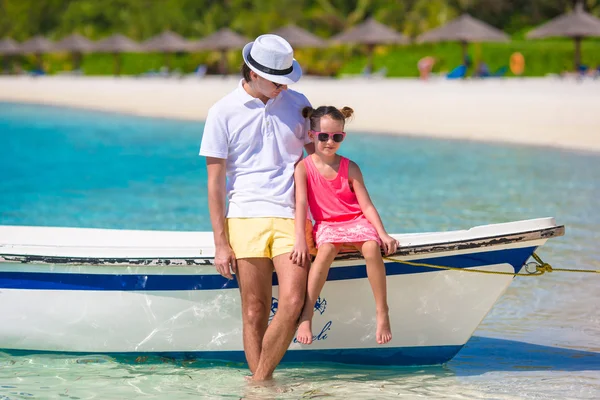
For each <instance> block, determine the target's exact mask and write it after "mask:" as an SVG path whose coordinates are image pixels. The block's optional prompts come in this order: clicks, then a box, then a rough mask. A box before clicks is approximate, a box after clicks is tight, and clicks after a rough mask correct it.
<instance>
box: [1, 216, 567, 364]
mask: <svg viewBox="0 0 600 400" xmlns="http://www.w3.org/2000/svg"><path fill="white" fill-rule="evenodd" d="M563 234H564V227H563V226H557V225H556V223H555V221H554V219H553V218H542V219H534V220H527V221H518V222H510V223H503V224H495V225H485V226H477V227H474V228H472V229H469V230H460V231H450V232H435V233H420V234H403V235H393V236H394V237H396V238H397V239H398V240H399V241H400V243H401V248H400V249H399V251H398V252H397V253H396V254H395V255H394V256H393V257H394V258H395V259H397V260H401V261H411V262H414V263H427V264H433V265H442V266H449V267H455V268H460V269H478V270H484V271H500V272H509V273H514V272H519V271H520V270H521V269H522V267H523V265H524V264H525V263H526V262H527V261H528V259H529V258H530V256H531V255H532V253H533V252H534V251H535V250H536V248H538V247H539V246H541V245H543V244H544V243H545V242H546V240H548V239H549V238H552V237H555V236H561V235H563ZM213 250H214V249H213V237H212V233H211V232H166V231H133V230H108V229H83V228H53V227H26V226H0V349H2V350H4V351H14V350H20V351H23V350H24V351H27V352H59V353H85V354H91V353H100V354H108V355H149V354H157V355H162V356H169V357H186V358H197V359H211V360H232V361H243V360H244V353H243V348H242V334H241V333H242V326H241V312H240V296H239V292H238V290H237V283H236V281H235V280H232V281H228V280H226V279H225V278H223V277H221V276H220V275H218V274H217V273H216V271H215V269H214V267H213V266H212V260H213ZM386 270H387V279H388V292H389V293H388V298H389V300H388V301H389V305H390V318H391V324H392V332H393V339H392V341H391V342H390V343H388V344H386V345H378V344H377V343H376V341H375V304H374V301H373V296H372V293H371V289H370V286H369V283H368V280H367V278H366V269H365V266H364V260H362V259H361V258H360V257H359V256H357V255H356V254H346V255H343V256H339V257H338V259H336V261H335V263H334V265H333V267H332V268H331V270H330V273H329V276H328V279H327V280H328V282H327V283H326V284H325V287H324V289H323V291H322V293H321V297H320V298H319V301H318V302H317V304H316V305H315V308H316V310H317V312H315V318H314V322H313V333H314V342H313V344H311V345H301V344H300V343H295V342H293V343H292V344H291V345H290V348H289V351H288V352H287V353H286V355H285V358H284V360H283V361H284V362H286V361H294V362H298V361H308V362H321V361H327V362H342V363H351V364H382V365H431V364H441V363H444V362H447V361H449V360H450V359H451V358H452V357H453V356H454V355H455V354H456V353H457V352H458V351H459V350H460V349H461V347H462V346H463V345H464V344H465V343H466V342H467V341H468V340H469V338H470V337H471V335H472V334H473V332H474V331H475V329H476V328H477V326H478V325H479V324H480V322H481V321H482V320H483V318H484V317H485V316H486V314H487V313H488V312H489V311H490V310H491V309H492V307H493V305H494V303H496V301H497V300H498V299H499V298H500V296H502V294H503V293H504V291H505V290H506V289H507V287H508V286H509V285H510V283H511V281H512V280H513V276H512V275H496V274H479V273H467V272H464V271H456V270H440V269H433V268H428V267H422V266H414V265H407V264H403V263H401V262H392V261H386ZM277 296H278V294H277V282H276V280H275V277H274V287H273V304H272V312H276V309H277Z"/></svg>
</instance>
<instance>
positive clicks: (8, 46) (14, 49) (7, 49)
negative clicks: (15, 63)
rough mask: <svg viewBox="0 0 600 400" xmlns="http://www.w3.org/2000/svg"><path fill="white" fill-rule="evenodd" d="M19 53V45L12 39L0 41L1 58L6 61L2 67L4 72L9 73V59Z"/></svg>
mask: <svg viewBox="0 0 600 400" xmlns="http://www.w3.org/2000/svg"><path fill="white" fill-rule="evenodd" d="M18 53H19V43H17V42H16V41H14V40H13V39H11V38H4V39H1V40H0V56H3V57H2V58H3V59H4V60H3V62H2V65H3V66H4V70H5V71H8V58H9V57H10V56H12V55H14V54H18Z"/></svg>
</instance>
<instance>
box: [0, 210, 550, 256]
mask: <svg viewBox="0 0 600 400" xmlns="http://www.w3.org/2000/svg"><path fill="white" fill-rule="evenodd" d="M554 227H556V222H555V220H554V218H538V219H531V220H524V221H516V222H508V223H502V224H491V225H481V226H476V227H473V228H471V229H468V230H457V231H448V232H426V233H410V234H394V235H392V236H394V237H395V238H397V239H398V240H399V241H400V244H401V246H402V247H413V246H424V245H425V246H426V245H435V244H442V243H449V242H459V241H468V240H474V239H481V238H489V237H496V236H502V235H510V234H519V233H524V232H532V231H537V230H543V229H548V228H554ZM1 255H20V256H28V255H30V256H46V257H86V258H95V257H101V258H211V257H212V256H213V255H214V246H213V235H212V232H175V231H147V230H146V231H144V230H117V229H91V228H63V227H33V226H0V256H1Z"/></svg>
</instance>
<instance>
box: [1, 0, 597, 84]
mask: <svg viewBox="0 0 600 400" xmlns="http://www.w3.org/2000/svg"><path fill="white" fill-rule="evenodd" d="M576 1H577V0H511V1H508V0H395V1H390V0H218V1H217V0H0V38H2V37H6V36H8V37H12V38H14V39H16V40H18V41H23V40H26V39H28V38H30V37H33V36H35V35H38V34H41V35H45V36H47V37H49V38H50V39H52V40H58V39H60V38H62V37H64V36H67V35H69V34H71V33H80V34H82V35H84V36H87V37H89V38H90V39H93V40H97V39H100V38H103V37H106V36H108V35H111V34H113V33H122V34H124V35H127V36H129V37H131V38H132V39H134V40H138V41H142V40H146V39H148V38H149V37H151V36H154V35H156V34H158V33H160V32H162V31H164V30H166V29H170V30H172V31H175V32H178V33H179V34H181V35H183V36H185V37H188V38H190V39H192V38H200V37H204V36H207V35H209V34H211V33H213V32H215V31H216V30H218V29H219V28H221V27H224V26H227V27H230V28H232V29H233V30H235V31H237V32H239V33H241V34H243V35H245V36H247V37H248V38H252V37H255V36H257V35H259V34H261V33H265V32H269V31H273V30H275V29H277V28H279V27H281V26H284V25H286V24H289V23H295V24H297V25H298V26H301V27H303V28H305V29H308V30H309V31H311V32H313V33H315V34H317V35H319V36H321V37H323V38H327V37H330V36H332V35H334V34H336V33H339V32H341V31H343V30H345V29H347V28H349V27H351V26H353V25H355V24H357V23H359V22H361V21H363V20H364V19H365V18H367V17H369V16H373V17H375V18H376V19H377V20H378V21H380V22H382V23H384V24H387V25H389V26H390V27H392V28H394V29H396V30H398V31H401V32H403V33H405V34H407V35H409V36H411V37H415V36H417V35H419V34H420V33H422V32H424V31H427V30H429V29H432V28H435V27H437V26H439V25H441V24H444V23H446V22H448V21H449V20H450V19H452V18H454V17H456V16H458V15H460V14H461V13H463V12H469V13H470V14H471V15H473V16H474V17H476V18H480V19H482V20H484V21H486V22H488V23H490V24H492V25H494V26H496V27H499V28H501V29H503V30H505V31H506V32H508V33H509V34H511V35H512V37H513V40H514V41H513V42H511V43H508V44H483V45H474V46H471V52H472V53H473V52H474V51H477V52H479V53H480V54H479V53H478V54H473V58H474V59H476V58H478V57H479V56H480V57H483V58H484V59H485V60H486V62H488V64H489V65H490V67H492V69H494V68H495V67H496V66H501V65H505V64H506V63H507V59H508V57H509V55H510V54H511V53H512V52H513V51H515V50H518V51H521V52H522V53H523V54H524V55H525V57H526V59H527V63H528V67H527V75H544V74H545V73H548V72H558V71H559V70H562V69H564V68H566V67H568V66H570V65H572V61H571V60H572V53H573V46H572V43H571V42H569V41H566V40H565V41H549V42H546V41H542V42H528V41H525V40H524V36H525V34H526V32H527V31H528V30H530V29H531V28H532V27H533V26H536V25H538V24H540V23H542V22H544V21H546V20H548V19H551V18H553V17H555V16H557V15H559V14H561V13H563V12H565V11H568V10H571V9H572V8H573V6H574V4H575V2H576ZM584 1H585V7H586V9H587V10H588V11H590V12H592V13H594V14H596V15H598V16H600V0H584ZM238 53H239V52H232V53H231V54H229V56H228V58H229V65H230V69H231V70H232V71H233V70H236V69H237V68H238V65H239V63H240V62H241V58H240V56H239V54H238ZM598 54H599V52H598V42H597V41H585V42H584V45H583V57H584V62H585V63H588V64H592V65H593V64H594V63H597V62H598V61H599V60H597V57H598V56H597V55H598ZM425 55H432V56H435V57H436V58H437V59H438V62H437V63H436V68H438V69H439V68H441V69H444V68H446V69H450V68H451V67H452V66H454V65H457V64H458V63H459V62H460V48H459V47H458V45H456V44H452V43H447V44H437V45H421V46H417V45H411V46H408V47H401V48H394V49H385V48H380V49H378V51H377V53H376V55H375V64H376V68H377V65H385V66H386V67H387V68H388V71H389V74H390V75H391V76H415V75H416V74H417V71H416V67H415V66H416V62H417V61H418V60H419V59H420V58H421V57H423V56H425ZM595 57H596V58H595ZM297 58H298V59H299V60H300V61H301V62H302V64H303V66H304V67H305V70H307V71H308V72H310V73H314V74H322V75H335V74H337V73H356V72H359V71H360V70H362V68H363V66H364V64H365V58H364V53H363V51H362V50H361V49H360V48H359V47H333V48H330V49H325V50H311V49H299V50H298V51H297ZM44 60H45V63H46V64H47V65H48V67H49V69H50V71H55V72H56V71H61V70H64V69H69V68H68V66H69V65H70V58H69V56H68V55H61V54H58V55H54V54H52V55H46V56H44ZM218 60H219V55H218V54H205V53H203V54H183V55H177V56H174V57H172V67H173V68H179V69H181V70H182V71H184V72H190V71H193V70H194V68H195V67H196V66H197V65H198V64H200V63H206V64H208V65H209V68H210V69H216V65H217V63H218ZM20 61H21V62H22V63H23V67H24V68H28V67H31V66H32V65H33V64H34V63H35V60H34V58H33V57H22V58H20ZM163 64H164V56H163V55H160V54H126V55H123V56H122V71H123V73H125V74H127V73H129V74H138V73H143V72H146V71H148V70H153V69H158V68H159V67H160V66H161V65H163ZM112 66H113V57H112V56H111V55H101V54H93V55H89V56H86V57H85V58H84V61H83V69H84V70H85V72H86V73H89V74H110V73H112V71H113V67H112Z"/></svg>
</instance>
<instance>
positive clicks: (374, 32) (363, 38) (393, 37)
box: [330, 18, 409, 71]
mask: <svg viewBox="0 0 600 400" xmlns="http://www.w3.org/2000/svg"><path fill="white" fill-rule="evenodd" d="M330 41H331V42H333V43H343V44H345V43H351V44H364V45H366V46H367V70H368V71H372V69H373V51H374V50H375V46H376V45H380V44H406V43H408V42H409V39H408V38H407V37H406V36H404V35H402V34H401V33H398V32H396V31H395V30H393V29H392V28H389V27H387V26H385V25H383V24H381V23H379V22H377V21H376V20H375V19H374V18H369V19H367V20H366V21H364V22H363V23H361V24H359V25H356V26H354V27H352V28H350V29H348V30H346V31H344V32H342V33H339V34H337V35H335V36H333V37H332V38H331V39H330Z"/></svg>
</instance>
